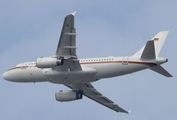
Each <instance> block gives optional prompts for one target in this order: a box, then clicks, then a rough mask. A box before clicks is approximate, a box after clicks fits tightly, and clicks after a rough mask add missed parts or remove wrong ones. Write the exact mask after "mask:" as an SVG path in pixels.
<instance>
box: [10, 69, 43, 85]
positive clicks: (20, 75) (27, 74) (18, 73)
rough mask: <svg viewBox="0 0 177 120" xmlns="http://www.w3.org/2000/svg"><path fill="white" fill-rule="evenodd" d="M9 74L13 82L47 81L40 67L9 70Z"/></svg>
mask: <svg viewBox="0 0 177 120" xmlns="http://www.w3.org/2000/svg"><path fill="white" fill-rule="evenodd" d="M9 76H10V77H11V81H13V82H40V81H46V78H45V77H44V76H43V75H42V72H41V69H38V68H23V69H21V68H19V69H15V70H11V71H9Z"/></svg>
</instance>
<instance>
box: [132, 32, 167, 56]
mask: <svg viewBox="0 0 177 120" xmlns="http://www.w3.org/2000/svg"><path fill="white" fill-rule="evenodd" d="M167 35H168V31H161V32H159V33H158V34H157V35H155V36H154V37H153V38H152V39H151V42H150V41H148V42H147V44H146V45H145V46H143V47H142V48H141V49H140V50H139V51H138V52H136V53H135V54H134V55H133V56H137V57H141V56H143V57H145V55H148V54H155V58H156V57H158V55H159V53H160V50H161V48H162V46H163V44H164V42H165V39H166V37H167ZM152 41H153V42H152ZM153 44H154V48H153ZM153 50H154V52H155V53H153V52H152V51H153ZM147 53H148V54H147ZM152 56H153V55H152ZM152 56H151V57H152Z"/></svg>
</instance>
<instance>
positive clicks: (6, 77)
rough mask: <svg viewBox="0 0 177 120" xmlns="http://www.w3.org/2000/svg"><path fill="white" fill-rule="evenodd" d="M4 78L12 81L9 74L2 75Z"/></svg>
mask: <svg viewBox="0 0 177 120" xmlns="http://www.w3.org/2000/svg"><path fill="white" fill-rule="evenodd" d="M2 77H3V78H4V79H5V80H8V81H10V76H9V74H8V72H5V73H4V74H3V75H2Z"/></svg>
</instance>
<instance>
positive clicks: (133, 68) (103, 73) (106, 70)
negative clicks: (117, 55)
mask: <svg viewBox="0 0 177 120" xmlns="http://www.w3.org/2000/svg"><path fill="white" fill-rule="evenodd" d="M89 67H91V68H94V69H96V70H97V71H98V73H97V74H96V75H95V77H96V78H97V79H101V78H109V77H116V76H120V75H125V74H130V73H133V72H137V71H140V70H143V69H146V68H147V66H146V65H134V64H128V65H123V64H105V65H103V64H101V65H100V64H98V65H95V64H94V65H89Z"/></svg>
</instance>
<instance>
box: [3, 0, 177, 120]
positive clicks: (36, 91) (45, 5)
mask: <svg viewBox="0 0 177 120" xmlns="http://www.w3.org/2000/svg"><path fill="white" fill-rule="evenodd" d="M176 6H177V1H176V0H171V1H169V0H147V1H142V0H136V1H135V0H128V1H125V0H112V1H103V0H97V1H96V0H74V1H73V0H65V1H62V2H61V1H58V0H52V1H43V0H38V1H36V0H30V1H27V0H15V1H12V0H1V1H0V16H1V17H0V41H1V44H0V63H1V67H0V74H1V75H2V74H3V73H4V72H5V71H6V70H7V69H9V68H11V67H13V66H15V65H16V64H18V63H21V62H26V61H35V60H36V58H38V57H41V56H51V55H54V54H55V51H56V47H57V43H58V38H59V36H60V32H61V27H62V25H63V20H64V17H65V16H66V15H67V14H69V13H71V12H74V11H77V14H76V16H75V27H76V30H77V34H78V35H77V47H78V49H77V55H78V57H79V58H87V57H88V58H91V57H107V56H127V55H133V54H134V53H135V52H136V51H138V50H139V49H140V48H141V47H142V46H143V45H144V44H145V43H146V42H147V40H150V39H151V38H152V37H153V36H154V35H156V34H157V33H158V32H159V31H163V30H168V31H170V32H169V35H168V37H167V40H166V42H165V44H164V46H163V48H162V50H161V53H160V56H161V57H166V58H168V59H169V62H168V63H165V64H164V65H162V66H163V67H164V68H165V69H167V70H168V71H169V72H170V73H171V74H172V75H173V76H174V77H173V78H166V77H164V76H162V75H159V74H157V73H154V72H153V71H150V70H144V71H141V72H138V73H134V74H131V75H126V76H121V77H115V78H110V79H103V80H100V81H97V82H95V83H93V85H94V86H95V87H96V88H97V90H98V91H99V92H101V93H102V94H104V95H105V96H107V97H108V98H110V99H111V100H113V101H114V102H115V103H117V104H118V105H119V106H120V107H122V108H124V109H126V110H132V112H131V114H130V115H127V114H122V113H117V112H115V111H112V110H110V109H108V108H106V107H104V106H102V105H100V104H98V103H96V102H94V101H92V100H90V99H88V98H86V97H84V98H83V99H82V100H78V101H73V102H66V103H60V102H57V101H56V100H55V97H54V96H55V92H56V91H58V90H67V89H68V88H66V87H65V86H63V85H57V84H51V83H48V82H45V83H36V84H34V83H12V82H8V81H5V80H3V78H2V77H1V79H0V95H1V97H0V119H1V120H15V119H16V120H39V119H41V120H56V119H60V120H62V119H64V120H66V119H79V120H83V119H84V120H91V119H109V120H110V119H111V120H118V119H120V120H176V119H177V114H176V113H177V80H176V69H177V67H176V62H175V61H177V55H176V51H175V50H177V48H176V45H177V40H176V38H177V24H176V22H177V14H176V12H177V7H176Z"/></svg>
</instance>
